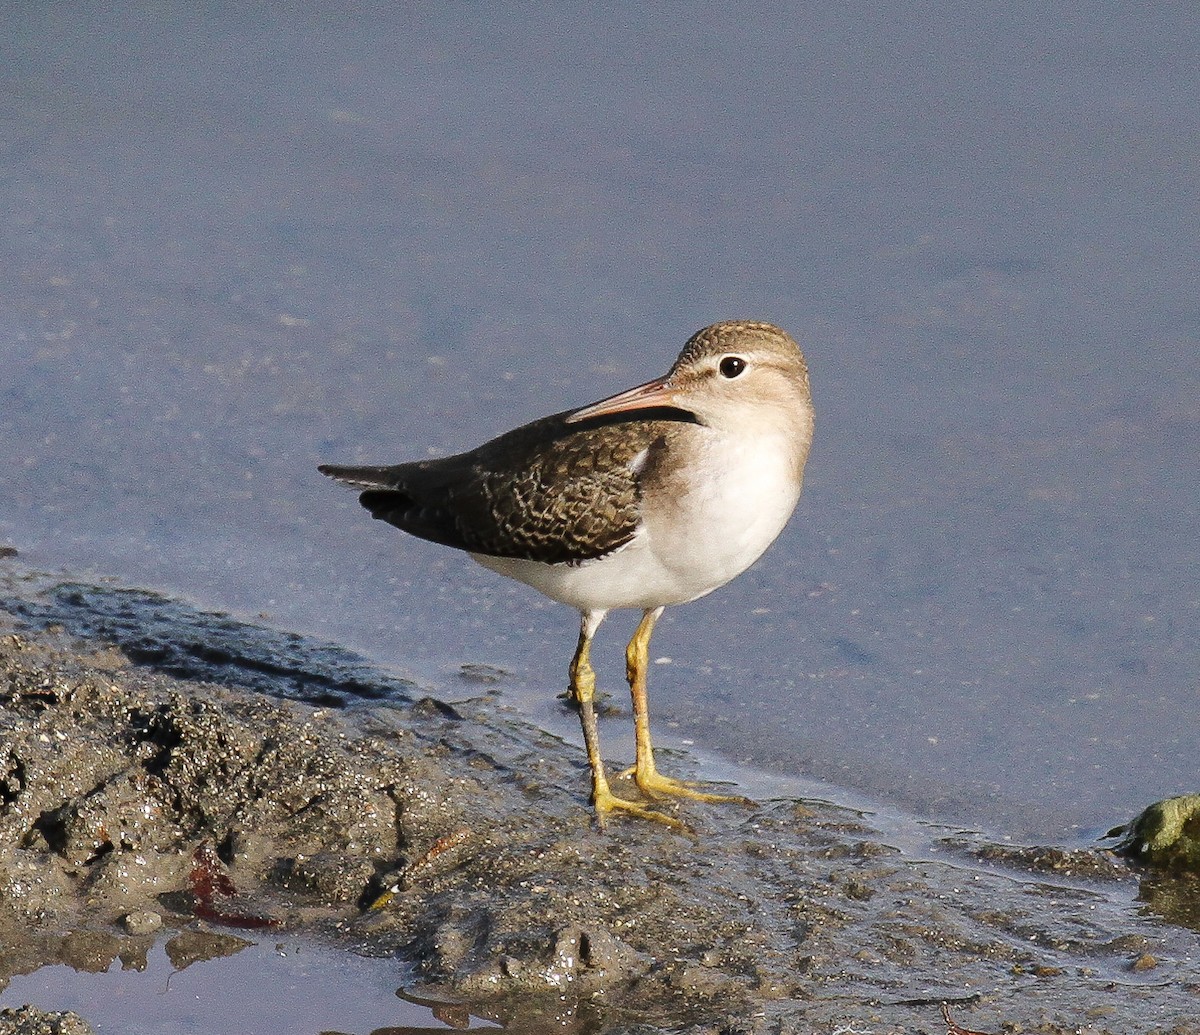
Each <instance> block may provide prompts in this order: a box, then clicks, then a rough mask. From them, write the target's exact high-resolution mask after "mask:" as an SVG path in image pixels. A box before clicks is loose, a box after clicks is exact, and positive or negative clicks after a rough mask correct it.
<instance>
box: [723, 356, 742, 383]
mask: <svg viewBox="0 0 1200 1035" xmlns="http://www.w3.org/2000/svg"><path fill="white" fill-rule="evenodd" d="M717 369H718V370H720V371H721V376H722V377H728V378H730V379H733V378H735V377H737V376H738V374H740V373H741V372H742V371H743V370H745V369H746V361H745V360H744V359H742V357H741V356H726V357H725V358H724V359H723V360H721V365H720V366H719V367H717Z"/></svg>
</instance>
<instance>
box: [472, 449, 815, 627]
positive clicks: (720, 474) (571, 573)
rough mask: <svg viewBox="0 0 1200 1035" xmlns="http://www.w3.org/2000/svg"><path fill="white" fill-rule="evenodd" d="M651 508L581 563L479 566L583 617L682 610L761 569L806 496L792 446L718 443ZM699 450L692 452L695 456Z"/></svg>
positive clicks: (673, 473)
mask: <svg viewBox="0 0 1200 1035" xmlns="http://www.w3.org/2000/svg"><path fill="white" fill-rule="evenodd" d="M698 445H702V448H699V449H697V450H696V451H695V452H694V454H693V462H692V463H691V464H690V465H678V466H675V467H672V468H671V469H670V470H669V472H668V473H667V475H666V476H665V477H664V478H663V479H661V480H657V481H656V482H655V484H654V490H655V491H654V492H653V493H652V494H650V493H648V494H647V496H646V498H645V499H644V500H643V507H642V525H641V527H640V528H639V530H638V533H637V535H636V536H635V537H634V538H633V540H632V541H631V542H629V543H628V544H626V545H625V546H623V547H621V548H620V549H618V550H615V551H613V552H612V553H610V554H607V555H606V556H604V557H600V558H597V559H595V560H590V561H584V562H583V563H580V564H544V563H541V562H538V561H527V560H520V559H514V558H504V557H488V556H482V555H477V554H473V555H472V556H473V557H474V558H475V560H477V561H478V562H479V563H480V564H482V565H483V566H484V567H486V568H490V569H492V570H493V571H497V572H499V573H500V574H502V575H507V576H509V577H510V578H514V579H518V580H519V581H521V582H524V583H526V584H527V585H529V586H532V587H533V588H534V589H536V590H538V591H539V592H541V593H543V594H545V595H546V596H548V597H550V599H552V600H557V601H559V602H560V603H563V604H567V605H569V606H571V607H574V608H576V609H578V610H580V611H588V610H610V609H613V608H626V607H628V608H650V607H659V606H662V605H670V604H682V603H686V602H687V601H689V600H695V599H696V598H697V597H701V596H704V595H705V594H706V593H710V592H712V591H713V590H714V589H716V588H717V587H718V586H723V585H724V584H725V583H726V582H728V581H729V580H730V579H732V578H734V577H736V576H737V575H740V574H741V573H742V572H743V571H745V570H746V569H747V568H748V567H750V565H751V564H753V563H754V562H755V561H756V560H757V559H758V558H759V557H760V556H762V553H763V551H764V550H766V548H767V547H768V546H770V545H771V543H772V542H773V541H774V540H775V538H776V536H778V535H779V533H780V532H781V531H782V530H783V527H784V525H785V524H787V520H788V518H789V517H790V516H791V513H792V511H793V510H794V509H795V506H796V500H797V499H798V498H799V495H800V484H799V482H798V481H797V479H796V477H795V473H794V467H793V464H792V461H791V458H790V455H789V451H788V450H789V443H787V442H786V441H785V440H782V439H780V440H779V441H778V442H776V441H774V440H773V439H771V438H766V439H764V438H762V437H757V436H756V437H755V438H752V439H741V440H739V439H729V438H721V437H717V436H713V437H712V438H711V440H709V441H704V442H703V443H698ZM689 452H690V451H689Z"/></svg>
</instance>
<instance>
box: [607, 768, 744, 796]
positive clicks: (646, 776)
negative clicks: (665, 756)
mask: <svg viewBox="0 0 1200 1035" xmlns="http://www.w3.org/2000/svg"><path fill="white" fill-rule="evenodd" d="M621 776H622V777H626V776H632V777H633V781H634V783H636V784H637V787H638V790H639V791H641V792H642V793H643V794H644V795H645V796H646V797H647V798H662V797H673V798H689V799H691V800H692V801H708V802H725V801H732V802H736V803H737V804H739V805H754V804H755V803H754V802H753V801H751V800H750V799H749V798H747V797H746V796H745V795H743V794H717V793H715V792H714V791H702V790H698V788H700V787H703V786H704V784H703V783H700V782H698V781H695V780H676V779H675V778H674V777H672V776H663V775H662V773H660V772H659V771H658V770H657V769H646V768H641V769H639V768H638V767H637V766H632V767H631V768H629V769H626V770H625V772H623V773H621Z"/></svg>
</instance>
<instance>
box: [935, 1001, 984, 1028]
mask: <svg viewBox="0 0 1200 1035" xmlns="http://www.w3.org/2000/svg"><path fill="white" fill-rule="evenodd" d="M942 1020H943V1021H945V1022H946V1035H988V1033H987V1032H986V1031H972V1030H971V1029H970V1028H963V1027H960V1026H959V1025H957V1024H955V1023H954V1018H953V1017H951V1016H950V1004H949V1003H942Z"/></svg>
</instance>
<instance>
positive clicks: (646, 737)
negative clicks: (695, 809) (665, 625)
mask: <svg viewBox="0 0 1200 1035" xmlns="http://www.w3.org/2000/svg"><path fill="white" fill-rule="evenodd" d="M662 613H663V609H662V608H661V607H655V608H650V609H648V610H647V611H646V612H645V613H644V614H643V615H642V620H641V621H640V622H639V623H638V627H637V629H636V630H635V631H634V634H633V639H631V640H630V641H629V646H628V647H626V648H625V676H626V678H627V679H628V680H629V692H630V695H631V696H632V697H633V730H634V736H635V737H636V738H637V756H636V757H637V761H636V763H635V764H634V767H633V779H634V782H635V783H636V784H637V785H638V790H640V791H641V792H642V793H643V794H644V795H646V796H647V797H649V798H655V797H658V796H660V795H664V794H669V795H674V796H675V797H679V798H692V799H694V800H696V801H738V802H748V799H747V798H744V797H742V795H740V794H713V793H711V792H709V791H698V790H695V787H696V786H698V785H697V784H694V783H691V782H687V781H684V780H676V779H673V778H672V777H670V776H663V775H662V774H661V773H660V772H659V771H658V768H657V766H655V764H654V745H653V744H652V743H651V741H650V703H649V700H648V698H647V696H646V669H647V667H648V666H649V664H650V637H651V636H652V635H653V634H654V625H655V623H656V622H657V621H658V618H659V616H660V615H661V614H662Z"/></svg>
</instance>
